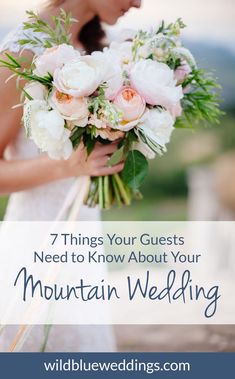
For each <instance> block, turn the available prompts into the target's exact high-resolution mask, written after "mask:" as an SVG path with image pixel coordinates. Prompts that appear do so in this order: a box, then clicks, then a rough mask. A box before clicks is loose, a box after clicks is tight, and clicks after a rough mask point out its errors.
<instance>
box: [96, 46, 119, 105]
mask: <svg viewBox="0 0 235 379" xmlns="http://www.w3.org/2000/svg"><path fill="white" fill-rule="evenodd" d="M92 57H94V58H95V59H96V60H99V61H100V63H101V66H102V69H103V72H102V81H103V82H105V83H106V85H107V88H106V90H105V96H106V98H107V99H108V100H113V99H114V98H115V96H116V95H117V93H118V92H119V91H120V89H121V88H122V86H123V82H124V79H123V75H122V69H121V65H120V62H119V58H118V55H117V54H116V52H115V51H112V50H109V49H105V50H104V51H103V52H100V51H95V52H94V53H92Z"/></svg>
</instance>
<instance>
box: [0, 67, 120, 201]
mask: <svg viewBox="0 0 235 379" xmlns="http://www.w3.org/2000/svg"><path fill="white" fill-rule="evenodd" d="M9 75H10V74H9V71H8V70H7V69H0V194H9V193H12V192H17V191H22V190H25V189H30V188H33V187H37V186H39V185H43V184H46V183H49V182H52V181H55V180H59V179H65V178H69V177H75V176H79V175H89V176H99V175H110V174H113V173H116V172H119V171H121V170H122V169H123V164H119V165H117V166H114V167H106V164H107V159H108V155H109V154H112V153H113V152H114V151H115V150H116V148H117V144H111V145H107V146H102V145H99V144H98V145H97V146H96V147H95V149H94V151H93V152H92V154H91V155H90V156H89V158H87V155H86V151H85V149H84V148H83V147H82V146H80V147H79V148H78V149H77V150H76V151H75V152H74V153H73V154H72V156H71V158H70V159H68V160H67V161H64V160H60V161H56V160H51V159H50V158H49V157H48V156H46V155H41V156H39V157H37V158H34V159H27V160H9V161H8V160H5V159H4V152H5V150H6V148H7V146H8V145H9V144H10V143H11V142H12V141H13V140H14V138H16V136H17V134H18V132H19V128H20V127H21V126H20V123H21V118H22V108H17V109H11V107H12V106H13V105H16V104H18V103H19V102H20V99H19V97H20V96H19V92H18V91H17V90H16V83H15V81H14V80H10V81H9V82H8V83H7V84H5V81H6V79H7V78H8V77H9Z"/></svg>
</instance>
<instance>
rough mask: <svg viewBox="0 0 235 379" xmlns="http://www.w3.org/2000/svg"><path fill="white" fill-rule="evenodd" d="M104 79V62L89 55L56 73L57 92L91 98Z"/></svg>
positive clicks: (68, 64) (70, 63) (66, 65)
mask: <svg viewBox="0 0 235 379" xmlns="http://www.w3.org/2000/svg"><path fill="white" fill-rule="evenodd" d="M103 79H104V67H103V62H102V61H100V60H99V59H95V57H92V56H88V55H86V56H81V57H80V58H79V59H76V60H74V61H72V62H69V63H66V64H65V65H64V66H63V67H62V68H61V69H56V70H55V73H54V85H55V87H56V88H57V90H58V91H60V92H62V93H66V94H68V95H71V96H75V97H84V96H90V95H91V94H92V93H93V92H95V90H96V89H97V88H98V86H99V85H100V84H101V83H102V81H103Z"/></svg>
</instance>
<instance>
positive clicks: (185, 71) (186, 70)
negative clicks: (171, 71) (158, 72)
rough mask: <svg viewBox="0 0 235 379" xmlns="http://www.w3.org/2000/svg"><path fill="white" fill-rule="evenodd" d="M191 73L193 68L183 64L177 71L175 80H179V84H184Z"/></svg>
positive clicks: (185, 63)
mask: <svg viewBox="0 0 235 379" xmlns="http://www.w3.org/2000/svg"><path fill="white" fill-rule="evenodd" d="M191 71H192V70H191V67H190V66H189V65H188V63H187V62H182V65H181V66H179V67H178V68H177V69H176V70H175V79H176V80H177V84H182V83H183V82H184V80H185V79H186V78H187V76H188V75H189V74H190V72H191Z"/></svg>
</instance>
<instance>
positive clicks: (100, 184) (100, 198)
mask: <svg viewBox="0 0 235 379" xmlns="http://www.w3.org/2000/svg"><path fill="white" fill-rule="evenodd" d="M98 181H99V206H100V209H103V208H104V196H103V177H102V176H99V179H98Z"/></svg>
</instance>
